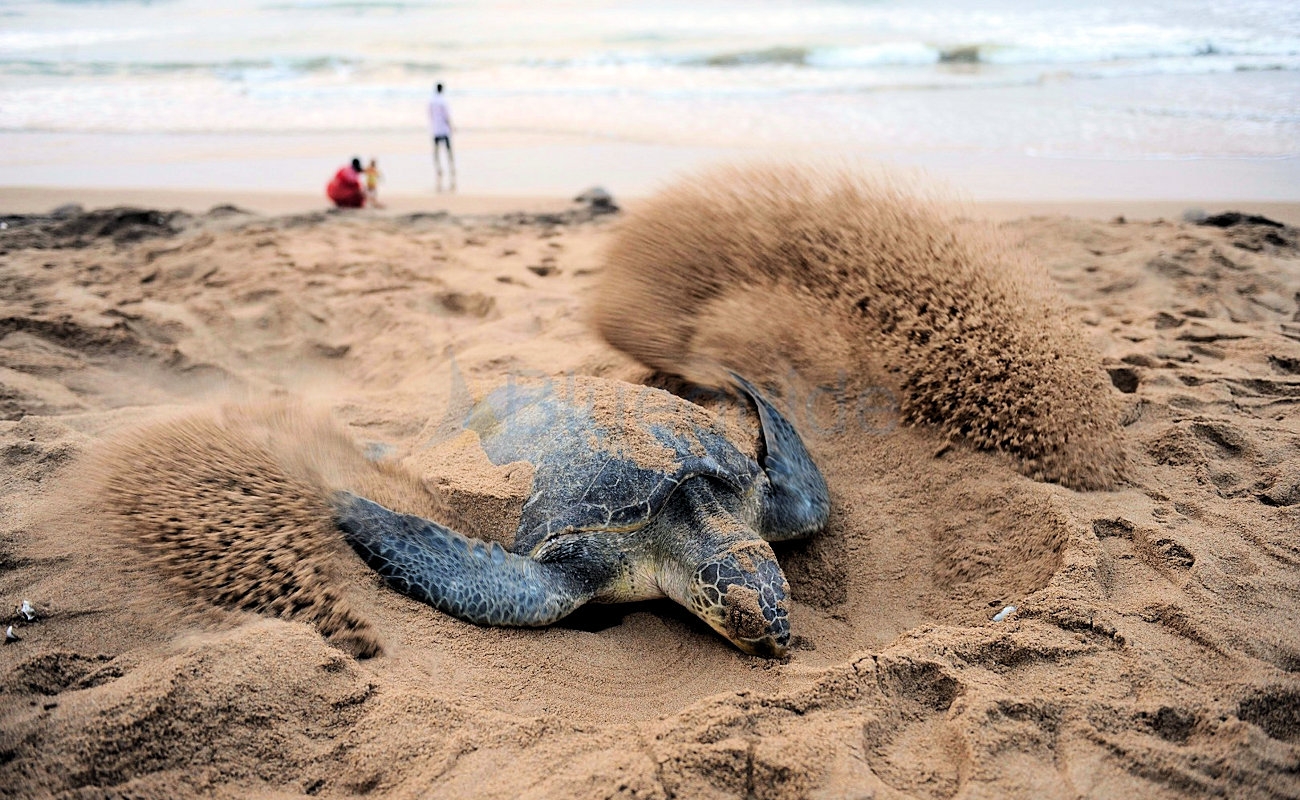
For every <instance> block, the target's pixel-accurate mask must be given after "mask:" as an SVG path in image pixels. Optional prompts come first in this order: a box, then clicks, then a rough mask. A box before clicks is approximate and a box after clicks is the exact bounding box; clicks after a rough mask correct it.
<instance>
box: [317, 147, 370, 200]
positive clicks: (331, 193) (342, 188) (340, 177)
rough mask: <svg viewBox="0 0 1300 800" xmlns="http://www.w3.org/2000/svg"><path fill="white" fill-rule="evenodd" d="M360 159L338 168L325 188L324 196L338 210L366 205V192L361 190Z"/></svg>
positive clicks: (361, 173)
mask: <svg viewBox="0 0 1300 800" xmlns="http://www.w3.org/2000/svg"><path fill="white" fill-rule="evenodd" d="M362 175H363V172H362V170H361V159H359V158H354V159H352V163H351V164H345V165H343V166H342V167H339V171H338V172H336V173H334V178H333V180H331V181H330V182H329V185H328V186H326V187H325V194H326V195H327V196H328V197H329V199H330V200H333V201H334V205H336V206H338V207H339V208H361V207H362V206H363V205H365V204H366V190H365V189H362V188H361V176H362Z"/></svg>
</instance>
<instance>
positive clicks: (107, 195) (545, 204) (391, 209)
mask: <svg viewBox="0 0 1300 800" xmlns="http://www.w3.org/2000/svg"><path fill="white" fill-rule="evenodd" d="M575 194H576V192H575ZM642 199H644V197H643V196H628V197H620V196H617V195H616V196H615V200H616V202H618V203H619V204H620V205H621V206H623V207H624V208H634V207H635V206H636V204H637V203H638V201H640V200H642ZM383 202H384V205H385V207H384V208H383V209H374V210H363V211H360V212H358V214H360V215H365V216H374V217H382V216H385V215H390V214H409V213H415V212H437V211H445V212H447V213H450V214H453V215H458V216H459V215H479V214H507V213H510V212H514V211H529V212H534V213H538V212H558V211H563V210H565V209H568V208H572V207H574V206H575V203H574V202H573V200H572V198H571V197H564V196H560V195H556V194H553V195H543V194H532V195H525V194H519V195H495V194H459V193H450V192H447V193H442V194H424V195H415V194H404V195H393V196H389V195H383ZM68 203H76V204H79V205H81V206H83V207H85V208H86V209H95V208H107V207H112V206H136V207H143V208H156V209H159V210H173V209H176V210H181V211H186V212H189V213H195V214H197V213H203V212H206V211H208V210H209V209H211V208H212V207H214V206H218V205H235V206H238V207H240V208H243V209H246V210H248V211H253V212H256V213H259V214H264V215H268V216H274V215H279V214H295V213H305V212H309V211H321V210H325V209H327V208H329V207H330V206H329V203H328V201H326V199H325V197H324V195H323V193H322V194H321V195H316V194H314V193H309V192H269V191H268V192H261V191H246V192H243V191H233V190H228V189H225V190H223V189H159V188H97V187H96V188H91V187H46V186H0V214H43V213H48V212H49V211H51V210H53V209H55V208H57V207H59V206H61V205H64V204H68ZM965 206H966V207H967V208H968V209H969V210H970V211H971V212H973V213H975V214H976V215H978V216H981V217H984V218H986V219H991V220H994V221H998V222H1001V221H1007V220H1012V219H1021V218H1027V217H1041V216H1068V217H1077V218H1081V219H1093V220H1110V219H1114V218H1115V217H1119V216H1123V217H1125V218H1127V219H1132V220H1151V219H1168V220H1179V219H1181V218H1182V215H1183V213H1184V212H1186V211H1188V210H1191V209H1197V210H1201V211H1204V212H1206V213H1208V214H1216V213H1220V212H1224V211H1246V212H1250V213H1254V214H1261V215H1263V216H1265V217H1268V218H1270V219H1275V220H1277V221H1279V222H1284V223H1287V224H1289V225H1300V201H1276V200H1214V199H1201V200H1181V199H1169V200H1143V199H1124V198H1111V199H1100V200H1099V199H1091V198H1080V199H1035V198H1025V199H996V200H982V199H975V200H970V201H968V202H967V203H966V204H965Z"/></svg>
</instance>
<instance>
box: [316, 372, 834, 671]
mask: <svg viewBox="0 0 1300 800" xmlns="http://www.w3.org/2000/svg"><path fill="white" fill-rule="evenodd" d="M731 377H732V379H733V380H734V383H735V386H736V388H737V389H738V390H739V392H740V393H741V394H742V396H746V397H748V398H749V400H750V401H751V402H752V403H753V405H754V407H755V409H756V411H757V413H758V420H759V424H760V427H761V429H762V437H761V442H760V443H759V446H758V448H757V449H758V452H759V455H758V459H757V460H755V459H753V458H750V457H749V456H748V455H745V454H744V453H743V452H742V451H741V449H740V448H738V447H737V446H736V445H735V444H733V443H732V442H731V441H729V440H728V439H727V438H726V436H725V435H724V426H723V424H722V420H721V418H719V417H717V416H715V415H713V414H710V413H709V412H707V411H705V410H704V409H703V408H701V407H700V406H699V405H696V404H694V403H691V402H689V401H687V400H685V399H682V398H680V397H678V396H676V395H673V394H670V393H668V392H665V391H663V390H660V389H652V388H649V387H645V386H634V385H632V384H628V383H623V382H621V381H613V380H605V379H599V378H585V379H581V380H571V381H568V382H567V384H566V385H557V384H555V383H550V384H547V385H542V386H533V387H524V386H520V385H508V386H506V387H504V388H502V389H498V390H497V391H495V392H493V393H492V394H490V395H488V396H487V397H486V398H485V399H484V400H483V401H482V402H481V403H479V404H478V405H477V406H475V407H474V408H473V409H472V410H471V411H470V413H469V415H468V416H467V418H466V427H468V428H471V429H473V430H475V431H477V433H478V435H479V439H480V441H481V443H482V446H483V449H484V451H485V452H486V453H487V455H488V457H489V458H490V459H491V460H492V462H493V463H496V464H507V463H512V462H517V461H526V462H528V463H530V464H532V466H533V469H534V474H533V483H532V493H531V495H530V496H529V498H528V500H527V501H526V502H525V503H524V506H523V512H522V515H521V519H520V522H519V527H518V529H517V531H516V535H515V543H514V546H513V547H512V548H511V551H509V552H508V551H506V550H504V549H503V548H502V547H501V546H500V545H498V544H496V543H491V544H488V543H486V542H483V541H480V540H478V539H473V538H469V537H466V536H463V535H461V534H459V533H457V532H455V531H453V530H451V529H449V528H447V527H445V526H443V525H440V524H438V523H436V522H431V521H429V520H426V519H421V518H419V517H413V516H408V515H404V514H399V513H396V512H394V511H390V510H389V509H387V508H384V507H383V506H380V505H378V504H376V503H373V502H371V501H369V500H366V499H364V498H361V497H358V496H356V495H353V494H350V493H347V492H341V493H339V494H337V495H336V496H335V499H334V503H335V513H336V521H337V523H338V525H339V527H340V529H341V530H342V531H343V533H344V536H345V537H346V539H347V541H348V542H349V543H350V544H351V545H352V547H353V548H354V549H355V550H356V551H357V553H359V554H360V555H361V557H362V558H364V559H365V561H366V562H367V563H368V564H369V565H370V566H371V567H372V568H374V569H375V570H376V571H377V572H378V573H379V574H380V575H382V576H383V577H384V579H385V580H386V581H387V583H388V585H389V586H390V587H392V588H393V589H396V590H397V591H399V592H402V593H404V594H407V595H409V596H411V597H413V598H415V599H418V600H421V601H423V602H426V603H429V604H430V605H432V606H434V607H435V608H438V609H440V610H442V611H444V612H446V613H448V614H451V615H453V616H456V617H459V618H461V619H464V620H468V621H470V622H475V623H478V624H481V625H525V626H540V625H548V624H550V623H553V622H555V621H556V620H558V619H560V618H562V617H564V616H566V615H568V614H569V613H571V612H572V611H574V610H575V609H576V608H578V607H579V606H581V605H582V604H584V603H586V602H588V601H597V602H626V601H632V600H645V599H651V598H657V597H664V596H667V597H669V598H672V599H673V600H675V601H677V602H678V603H681V604H682V605H684V606H686V608H688V609H690V610H691V611H692V612H693V613H694V614H696V615H697V616H698V617H700V618H701V619H702V620H704V621H705V622H706V623H708V624H709V626H710V627H712V628H713V629H714V630H716V631H718V632H719V633H721V634H722V635H723V636H725V637H727V639H729V640H731V642H732V643H734V644H735V645H736V646H737V647H739V648H740V649H741V650H744V651H745V652H747V653H752V654H755V655H763V656H771V657H776V656H781V655H783V654H784V653H785V652H786V649H787V647H788V646H789V643H790V623H789V620H788V619H787V599H786V598H787V595H788V593H789V591H788V585H787V583H786V580H785V576H784V574H782V572H781V567H780V566H779V565H778V564H777V561H776V556H775V555H774V554H773V552H772V548H771V546H770V545H769V544H768V542H772V541H780V540H786V539H794V538H798V537H803V536H807V535H809V534H812V533H815V532H816V531H818V530H820V529H821V528H822V526H823V525H825V523H826V519H827V515H828V514H829V498H828V495H827V490H826V481H825V479H824V478H823V477H822V475H821V472H820V471H819V470H818V469H817V467H816V465H815V464H814V463H813V461H812V458H811V457H810V456H809V455H808V451H807V450H806V449H805V447H804V444H803V442H802V441H801V440H800V438H799V435H798V433H796V432H795V429H794V427H793V426H792V425H791V424H790V423H789V422H788V421H786V419H785V418H784V417H783V416H781V414H780V413H779V412H778V411H777V410H776V408H774V407H773V406H772V404H771V403H770V402H769V401H768V400H767V398H766V397H764V396H763V394H762V393H761V392H760V391H759V390H758V389H757V388H755V387H754V386H753V385H752V384H751V383H750V382H749V381H747V380H745V379H744V378H741V377H739V376H737V375H734V374H732V376H731Z"/></svg>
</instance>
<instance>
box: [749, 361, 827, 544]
mask: <svg viewBox="0 0 1300 800" xmlns="http://www.w3.org/2000/svg"><path fill="white" fill-rule="evenodd" d="M731 378H732V380H733V381H735V383H736V386H737V387H738V388H739V389H741V391H743V392H744V393H745V394H746V395H748V396H749V399H750V400H752V401H753V402H754V407H755V408H756V409H757V410H758V421H759V425H760V426H761V427H762V429H763V449H764V453H763V457H762V458H761V459H760V460H759V462H760V464H761V465H762V467H763V471H764V472H765V473H767V480H768V487H767V490H766V492H765V493H764V495H763V499H762V509H761V512H760V518H759V525H758V528H759V530H758V532H759V535H760V536H762V537H763V538H764V539H766V540H768V541H769V542H779V541H784V540H787V539H798V538H800V537H803V536H808V535H811V534H813V533H816V532H817V531H819V530H821V529H822V528H823V527H824V526H825V525H826V520H827V518H829V516H830V507H831V503H830V492H829V491H828V490H827V488H826V479H825V478H823V477H822V473H821V470H819V469H817V465H816V464H815V463H813V460H812V456H811V455H809V454H808V448H806V447H805V446H804V443H803V440H802V439H800V438H799V433H798V431H796V430H795V429H794V426H793V425H791V424H790V422H789V420H787V419H786V418H785V417H783V416H781V412H779V411H777V410H776V407H775V406H773V405H772V404H771V403H770V402H769V401H768V399H767V398H766V397H764V396H763V393H762V392H760V391H759V390H758V388H757V387H755V386H754V385H753V384H752V383H750V382H749V381H747V380H745V379H744V378H742V377H740V376H739V375H737V374H736V373H734V372H732V373H731Z"/></svg>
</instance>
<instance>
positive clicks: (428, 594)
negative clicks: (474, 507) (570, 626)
mask: <svg viewBox="0 0 1300 800" xmlns="http://www.w3.org/2000/svg"><path fill="white" fill-rule="evenodd" d="M334 509H335V517H336V522H337V523H338V526H339V528H340V529H341V530H342V531H343V534H344V537H345V538H346V539H347V541H348V544H350V545H352V548H353V549H354V550H356V551H357V553H358V554H359V555H360V556H361V557H362V558H363V559H365V561H366V563H367V564H369V565H370V567H371V568H372V569H374V570H375V571H376V572H378V573H379V574H380V575H381V576H383V578H384V580H385V581H386V582H387V583H388V585H389V586H390V587H392V588H393V589H395V590H396V591H399V592H401V593H402V594H405V595H408V596H410V597H412V598H415V599H416V600H420V601H422V602H425V603H428V604H429V605H431V606H433V607H434V608H437V609H438V610H440V611H443V612H446V613H448V614H451V615H452V616H454V617H459V618H460V619H463V620H466V621H468V622H474V623H477V624H479V625H519V626H538V625H549V624H551V623H552V622H555V621H556V620H558V619H561V618H562V617H565V616H567V615H568V614H570V613H571V612H572V611H573V610H574V609H576V608H577V607H578V606H580V605H582V604H583V603H585V602H587V601H588V600H590V599H591V598H592V596H593V595H595V594H596V592H597V591H598V589H599V588H600V587H601V586H602V585H603V584H604V582H605V581H607V580H608V575H607V574H605V573H606V570H605V569H604V568H603V563H604V559H603V558H602V554H601V553H600V552H599V551H593V550H591V549H588V548H584V547H583V542H581V541H575V542H574V543H573V544H574V547H572V548H566V551H567V550H574V552H563V553H559V554H557V558H556V559H552V560H548V561H545V562H542V561H537V560H534V559H532V558H529V557H527V556H521V555H516V554H514V553H509V552H506V551H505V550H503V549H502V548H501V546H500V545H498V544H496V543H495V542H494V543H492V544H488V543H486V542H483V541H481V540H478V539H471V538H468V537H466V536H462V535H461V534H459V533H456V532H455V531H453V530H451V529H450V528H446V527H443V526H442V525H439V524H437V523H436V522H430V521H429V520H426V519H421V518H420V517H413V516H409V515H406V514H398V513H397V512H395V511H390V510H388V509H387V508H384V507H383V506H381V505H379V504H377V503H372V502H371V501H369V500H366V499H364V498H361V497H357V496H356V495H354V494H350V493H348V492H339V493H337V494H336V495H335V496H334ZM575 548H576V550H575Z"/></svg>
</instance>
